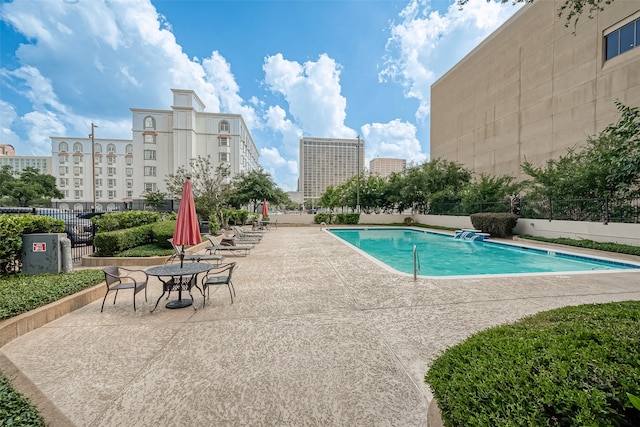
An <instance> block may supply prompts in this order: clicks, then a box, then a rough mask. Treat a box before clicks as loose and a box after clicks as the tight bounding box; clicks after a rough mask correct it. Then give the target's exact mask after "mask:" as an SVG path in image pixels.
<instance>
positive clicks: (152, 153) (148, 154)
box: [144, 150, 156, 160]
mask: <svg viewBox="0 0 640 427" xmlns="http://www.w3.org/2000/svg"><path fill="white" fill-rule="evenodd" d="M144 159H145V160H155V159H156V150H144Z"/></svg>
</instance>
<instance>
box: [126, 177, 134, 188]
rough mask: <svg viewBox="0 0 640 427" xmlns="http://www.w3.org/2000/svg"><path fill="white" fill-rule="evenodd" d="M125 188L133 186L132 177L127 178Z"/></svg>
mask: <svg viewBox="0 0 640 427" xmlns="http://www.w3.org/2000/svg"><path fill="white" fill-rule="evenodd" d="M127 188H133V180H132V179H128V180H127Z"/></svg>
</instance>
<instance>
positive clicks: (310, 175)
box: [298, 137, 365, 205]
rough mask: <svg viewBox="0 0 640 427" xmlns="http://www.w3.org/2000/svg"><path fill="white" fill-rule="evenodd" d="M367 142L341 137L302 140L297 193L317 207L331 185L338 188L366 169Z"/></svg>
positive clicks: (305, 138) (306, 138)
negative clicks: (320, 198) (317, 202)
mask: <svg viewBox="0 0 640 427" xmlns="http://www.w3.org/2000/svg"><path fill="white" fill-rule="evenodd" d="M364 147H365V141H364V140H363V139H360V138H359V137H358V138H356V139H339V138H314V137H304V138H301V139H300V177H299V178H298V191H300V192H301V193H302V198H303V200H304V202H307V203H309V204H311V205H315V203H316V200H317V199H318V198H319V197H320V196H321V195H322V193H324V192H325V190H326V189H327V187H328V186H330V185H333V186H336V185H339V184H342V183H344V182H346V181H347V180H348V179H349V178H351V177H352V176H354V175H357V174H358V173H359V172H362V171H363V170H364V154H365V152H364Z"/></svg>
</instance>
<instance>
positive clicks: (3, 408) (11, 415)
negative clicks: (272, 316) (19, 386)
mask: <svg viewBox="0 0 640 427" xmlns="http://www.w3.org/2000/svg"><path fill="white" fill-rule="evenodd" d="M0 402H2V405H0V425H3V426H11V425H14V426H42V427H44V426H46V424H45V422H44V419H43V418H42V417H41V416H40V415H39V414H38V410H37V409H36V407H35V406H33V405H31V403H30V402H29V399H27V398H26V397H24V396H22V395H21V394H20V393H18V392H17V391H15V390H14V389H13V387H11V384H10V383H9V381H8V380H7V379H6V378H5V377H4V376H3V375H0Z"/></svg>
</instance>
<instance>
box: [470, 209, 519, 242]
mask: <svg viewBox="0 0 640 427" xmlns="http://www.w3.org/2000/svg"><path fill="white" fill-rule="evenodd" d="M517 222H518V216H517V215H515V214H512V213H490V212H482V213H474V214H472V215H471V224H473V227H474V228H476V229H478V230H482V231H483V232H484V233H489V234H491V235H492V236H495V237H507V236H511V235H512V234H513V228H514V227H515V226H516V223H517Z"/></svg>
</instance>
